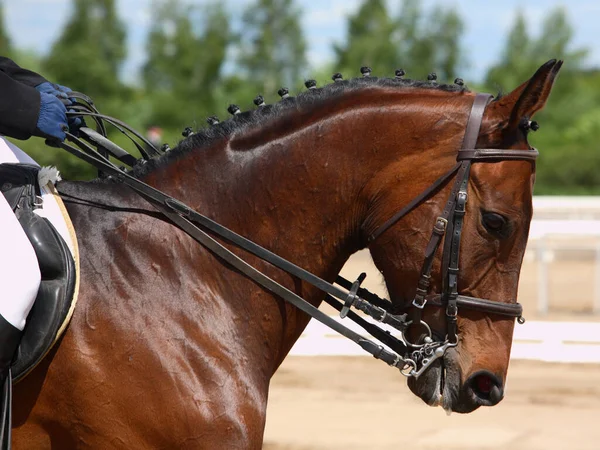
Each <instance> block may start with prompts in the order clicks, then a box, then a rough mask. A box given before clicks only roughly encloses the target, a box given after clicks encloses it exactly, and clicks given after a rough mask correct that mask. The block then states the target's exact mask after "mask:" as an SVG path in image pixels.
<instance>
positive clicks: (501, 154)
mask: <svg viewBox="0 0 600 450" xmlns="http://www.w3.org/2000/svg"><path fill="white" fill-rule="evenodd" d="M539 154H540V153H539V152H538V151H537V149H535V148H533V149H530V150H514V149H501V148H477V149H469V148H466V149H462V150H459V152H458V156H457V157H456V160H457V161H466V160H469V161H487V160H494V159H498V160H507V159H511V160H514V159H516V160H529V161H535V160H536V159H537V157H538V156H539Z"/></svg>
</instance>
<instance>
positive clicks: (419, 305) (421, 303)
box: [412, 296, 427, 309]
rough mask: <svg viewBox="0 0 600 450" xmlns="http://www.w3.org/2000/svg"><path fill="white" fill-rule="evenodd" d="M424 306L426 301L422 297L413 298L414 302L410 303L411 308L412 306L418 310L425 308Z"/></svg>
mask: <svg viewBox="0 0 600 450" xmlns="http://www.w3.org/2000/svg"><path fill="white" fill-rule="evenodd" d="M419 298H420V299H419ZM417 300H418V302H417ZM426 304H427V299H426V298H425V297H423V296H415V298H414V300H413V301H412V306H414V307H415V308H419V309H423V308H425V305H426Z"/></svg>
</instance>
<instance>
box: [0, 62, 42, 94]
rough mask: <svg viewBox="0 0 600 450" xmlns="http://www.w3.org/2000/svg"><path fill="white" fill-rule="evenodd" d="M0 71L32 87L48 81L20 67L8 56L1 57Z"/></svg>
mask: <svg viewBox="0 0 600 450" xmlns="http://www.w3.org/2000/svg"><path fill="white" fill-rule="evenodd" d="M0 71H2V72H4V73H5V74H6V75H8V76H9V77H11V78H12V79H13V80H17V81H18V82H20V83H23V84H26V85H27V86H31V87H36V86H37V85H38V84H42V83H43V82H45V81H48V80H46V79H45V78H44V77H43V76H41V75H38V74H37V73H35V72H32V71H31V70H27V69H23V68H22V67H19V66H18V65H17V64H16V63H15V62H14V61H13V60H12V59H9V58H7V57H6V56H0Z"/></svg>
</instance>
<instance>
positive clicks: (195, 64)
mask: <svg viewBox="0 0 600 450" xmlns="http://www.w3.org/2000/svg"><path fill="white" fill-rule="evenodd" d="M231 39H232V35H231V32H230V29H229V18H228V16H227V14H226V12H225V10H224V9H223V7H222V6H220V5H219V4H217V3H214V4H211V5H207V6H204V7H203V8H202V9H200V8H194V7H191V6H189V5H185V4H183V3H182V2H180V1H179V0H166V1H162V2H156V3H155V4H154V12H153V20H152V25H151V30H150V34H149V37H148V43H147V46H146V47H147V51H148V59H147V61H146V63H145V65H144V68H143V79H144V85H145V87H146V90H147V92H148V94H149V95H150V96H151V97H152V102H153V105H154V107H153V112H152V117H151V121H152V122H153V123H155V124H158V125H160V126H167V127H169V126H171V127H176V126H177V127H184V126H186V125H189V124H190V121H193V120H199V119H201V120H202V121H203V120H204V119H203V118H204V117H205V116H206V115H209V114H210V113H211V111H212V110H214V108H215V91H216V90H217V89H218V86H219V82H220V78H221V71H222V68H223V64H224V62H225V58H226V53H227V48H228V45H229V43H230V41H231Z"/></svg>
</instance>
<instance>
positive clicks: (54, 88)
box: [35, 81, 85, 135]
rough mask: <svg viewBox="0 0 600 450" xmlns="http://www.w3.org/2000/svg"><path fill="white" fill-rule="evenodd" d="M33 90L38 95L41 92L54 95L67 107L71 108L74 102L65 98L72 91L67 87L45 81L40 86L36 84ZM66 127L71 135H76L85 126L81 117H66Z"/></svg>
mask: <svg viewBox="0 0 600 450" xmlns="http://www.w3.org/2000/svg"><path fill="white" fill-rule="evenodd" d="M35 88H36V89H37V90H38V91H39V92H40V93H42V92H43V93H44V94H50V95H54V96H55V97H57V98H58V99H59V100H60V101H61V102H62V103H63V104H64V105H65V106H67V107H68V106H71V105H72V104H73V101H74V100H73V99H71V98H68V96H67V94H68V93H70V92H73V89H71V88H69V87H67V86H62V85H60V84H54V83H50V82H49V81H46V82H44V83H42V84H38V85H37V86H36V87H35ZM69 112H75V110H73V109H70V110H69ZM68 125H69V131H70V132H71V133H73V134H75V135H77V134H78V131H79V128H81V127H82V126H85V122H84V121H83V117H82V116H73V115H69V116H68Z"/></svg>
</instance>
